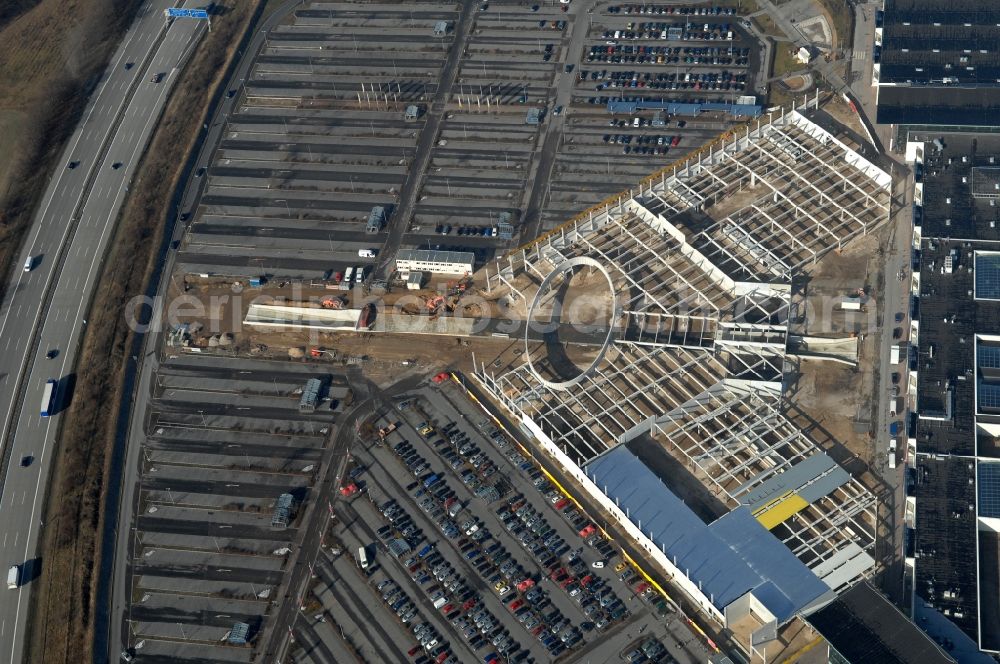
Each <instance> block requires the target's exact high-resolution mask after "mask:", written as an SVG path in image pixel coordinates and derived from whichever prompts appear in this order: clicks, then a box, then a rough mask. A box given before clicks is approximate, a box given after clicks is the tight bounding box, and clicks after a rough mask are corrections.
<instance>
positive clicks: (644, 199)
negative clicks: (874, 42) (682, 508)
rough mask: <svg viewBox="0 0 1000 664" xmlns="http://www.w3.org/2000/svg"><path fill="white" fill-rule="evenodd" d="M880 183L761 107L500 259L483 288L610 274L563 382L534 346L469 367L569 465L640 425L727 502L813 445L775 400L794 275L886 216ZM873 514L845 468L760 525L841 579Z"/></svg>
mask: <svg viewBox="0 0 1000 664" xmlns="http://www.w3.org/2000/svg"><path fill="white" fill-rule="evenodd" d="M890 191H891V177H890V176H889V174H887V173H885V172H884V171H882V170H880V169H878V168H877V167H875V166H874V165H873V164H871V163H870V162H868V161H867V160H865V159H864V158H863V157H862V156H860V155H859V154H857V153H855V152H854V151H853V150H851V149H850V148H849V147H847V146H846V145H844V144H843V143H841V142H840V141H839V140H837V139H836V138H835V137H834V136H832V135H831V134H829V133H828V132H826V131H825V130H824V129H822V128H820V127H819V126H817V125H815V124H814V123H813V122H811V121H810V120H808V119H807V118H806V117H804V116H803V115H801V114H800V113H798V112H797V111H792V112H790V113H785V112H782V113H780V114H774V113H772V114H771V115H770V116H769V117H768V118H767V120H764V121H758V122H757V123H756V124H755V126H752V127H751V126H748V127H747V128H746V129H745V130H744V131H743V132H741V133H738V134H737V135H734V136H732V137H730V138H727V139H726V140H725V141H723V142H722V143H721V144H720V145H718V146H716V147H712V148H710V149H708V150H707V152H706V153H704V154H700V155H699V156H697V157H696V158H694V159H691V160H689V161H687V162H685V163H684V164H681V165H678V166H675V167H674V168H673V169H672V172H670V173H669V174H668V173H666V172H664V173H661V174H660V175H659V177H658V178H656V177H654V178H653V179H651V180H649V181H647V182H646V183H644V184H643V185H641V186H640V187H639V188H638V190H635V191H629V192H628V193H627V194H623V195H622V196H621V197H619V198H618V199H617V200H616V201H614V202H613V203H609V204H607V205H605V206H604V207H603V209H599V210H597V211H591V212H588V213H587V214H586V215H584V216H581V217H579V218H577V219H574V220H572V221H571V222H569V223H567V224H565V225H563V226H562V227H560V228H558V229H556V230H555V231H553V232H552V233H550V234H548V235H547V236H544V237H543V238H540V239H539V240H538V241H536V242H534V243H532V244H530V245H528V246H526V247H523V248H521V249H519V250H517V251H515V252H513V253H511V254H509V255H508V256H506V257H505V258H504V259H502V261H498V264H497V270H496V271H495V272H494V273H492V274H489V275H488V277H489V280H490V287H491V288H494V287H505V288H507V289H508V292H509V294H510V297H511V299H515V300H516V299H517V298H523V299H524V300H525V301H526V302H532V301H533V300H534V298H535V296H536V295H537V293H535V292H533V289H535V288H537V284H538V283H539V282H544V281H545V279H546V277H547V276H548V275H549V274H550V273H552V272H553V271H564V266H565V264H566V263H567V262H574V261H575V260H576V259H580V258H582V257H586V258H590V259H593V260H596V261H599V262H600V263H601V264H602V265H603V266H604V270H605V272H606V273H607V274H608V275H610V277H611V281H612V285H613V288H614V290H615V300H616V302H617V311H616V318H615V320H613V321H612V325H613V327H614V328H615V331H616V334H615V335H614V336H613V337H612V341H611V343H610V348H608V349H607V351H606V352H605V353H604V355H603V357H602V358H601V359H600V361H598V362H595V363H593V364H592V365H591V366H590V367H589V368H587V369H585V370H583V372H582V375H579V376H577V377H576V378H575V379H574V380H573V381H572V387H570V388H568V389H557V388H553V387H552V384H553V381H551V380H549V379H548V378H546V379H544V380H543V379H542V376H541V374H540V372H543V371H546V370H551V371H552V372H553V374H554V375H557V374H558V372H557V371H556V369H555V367H554V366H547V363H546V358H545V349H544V348H543V347H542V346H539V345H535V346H530V345H527V344H526V353H528V359H527V360H526V361H524V363H522V364H519V365H516V366H514V367H513V368H512V369H510V370H507V371H505V372H503V373H500V374H499V375H497V374H495V373H494V372H493V371H492V369H491V368H488V367H486V366H485V365H483V366H477V367H476V370H475V372H474V373H475V376H476V378H477V380H478V381H479V382H480V383H481V384H482V385H483V386H484V387H485V388H486V389H487V390H488V391H489V392H490V394H491V395H492V396H493V397H494V398H495V399H496V400H497V401H499V402H500V403H501V404H503V406H504V407H505V408H507V409H508V410H510V411H511V412H512V413H513V414H514V415H515V416H516V417H518V418H527V419H530V420H531V422H533V423H534V425H535V426H536V427H537V429H538V430H540V431H541V432H543V433H544V434H545V435H546V436H547V437H548V438H549V439H550V440H551V441H552V442H553V444H555V445H556V446H557V447H559V448H560V449H561V450H562V452H563V453H565V454H566V455H567V457H568V458H569V459H571V460H572V461H573V462H575V463H576V464H577V465H583V464H584V463H586V462H587V461H589V460H591V459H593V458H594V457H595V456H597V455H599V454H601V453H603V452H605V451H607V450H608V449H610V448H612V447H614V446H616V445H620V444H623V443H626V442H628V441H629V440H632V439H634V438H636V437H639V436H643V435H649V436H652V437H653V438H654V439H661V440H663V441H664V442H665V444H666V447H667V449H668V450H671V451H672V452H673V453H674V455H675V456H677V457H678V458H679V459H680V460H682V461H683V462H685V463H686V464H687V465H688V467H689V469H691V471H692V472H693V474H694V475H695V476H696V477H698V478H699V480H700V481H701V482H702V483H703V484H704V485H705V486H706V487H707V488H709V490H710V491H712V492H713V493H715V494H716V496H717V497H719V498H720V500H721V501H722V502H723V503H724V504H725V505H727V506H728V507H729V508H730V509H731V508H733V507H734V506H736V505H737V504H738V502H739V497H740V496H741V495H742V494H744V493H746V492H747V491H750V490H751V489H752V488H753V487H755V486H759V485H760V484H761V483H762V482H765V481H767V479H768V478H771V477H774V476H775V475H776V474H778V473H781V472H783V471H785V470H787V469H788V468H790V467H792V466H793V465H795V464H796V463H799V462H801V461H803V460H805V459H806V458H807V457H810V456H812V455H815V454H818V453H820V449H819V447H818V446H817V445H816V443H815V442H813V441H812V440H811V439H810V438H809V436H808V435H807V434H806V433H805V432H803V431H802V430H801V429H799V428H798V427H797V426H796V425H795V424H794V423H793V422H792V421H791V420H789V419H788V418H787V417H786V416H785V415H784V414H783V413H782V410H781V396H780V394H781V389H780V385H781V377H782V370H783V365H784V361H785V353H786V344H787V334H788V330H787V315H788V307H789V299H790V291H791V279H792V277H793V275H794V274H795V273H796V272H797V271H799V270H801V269H803V268H804V267H806V266H807V265H809V264H811V263H814V262H815V261H817V260H818V259H819V258H820V257H821V256H823V255H824V254H825V253H827V252H828V251H831V250H840V249H843V247H844V246H845V245H846V244H847V243H849V242H850V241H851V240H852V239H854V238H856V237H858V236H860V235H864V234H867V233H870V232H871V231H872V230H874V229H875V228H877V227H878V226H879V225H880V224H882V223H884V222H885V221H887V220H888V217H889V204H890ZM716 206H720V211H719V212H718V213H717V215H716V216H717V218H716V217H713V216H712V213H713V211H714V210H713V208H716ZM727 206H728V207H734V206H735V209H733V210H732V211H727V210H726V209H724V208H725V207H727ZM550 281H551V280H550ZM567 384H568V383H567ZM875 525H876V517H875V498H874V496H873V495H872V494H871V493H869V492H868V491H867V490H866V489H865V488H864V487H863V486H862V485H861V484H860V483H859V482H858V481H857V480H855V479H853V478H852V479H850V480H849V481H847V482H846V483H844V484H842V485H841V486H839V487H837V488H836V489H834V490H833V491H832V492H831V493H829V494H828V495H825V496H823V497H822V498H819V499H817V500H815V501H814V502H813V503H811V504H809V505H808V506H807V507H805V508H803V509H801V510H800V511H798V512H797V513H795V514H793V515H792V516H791V517H790V518H788V519H787V520H785V521H784V522H782V523H780V524H779V525H778V526H777V527H775V528H773V529H772V532H773V533H774V534H775V536H776V537H779V539H781V540H782V541H783V542H785V544H786V545H787V546H788V547H789V549H791V550H792V551H793V552H794V553H795V554H796V555H797V556H798V557H799V558H800V559H801V560H803V562H804V563H806V564H807V565H808V566H810V568H812V569H814V571H815V570H817V569H823V570H824V573H827V574H829V575H834V574H838V575H842V574H844V570H845V569H847V570H848V572H849V573H848V575H847V576H848V577H849V578H846V579H844V583H841V581H837V587H841V586H842V585H844V584H845V583H850V582H853V581H854V580H856V579H857V578H860V576H861V574H862V573H864V572H865V571H867V569H869V568H870V567H871V565H874V560H872V559H871V558H870V556H868V555H867V552H868V551H869V550H870V549H872V548H873V547H874V541H875V535H874V533H875ZM859 552H860V553H859ZM861 554H863V555H861ZM848 560H850V561H851V562H850V563H848V562H844V561H848ZM859 560H860V562H858V561H859ZM834 567H836V568H837V569H836V570H832V571H831V569H828V568H834ZM855 572H857V573H855ZM837 578H838V579H839V578H840V577H839V576H838V577H837Z"/></svg>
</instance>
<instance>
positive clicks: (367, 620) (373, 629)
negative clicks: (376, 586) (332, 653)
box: [305, 547, 406, 662]
mask: <svg viewBox="0 0 1000 664" xmlns="http://www.w3.org/2000/svg"><path fill="white" fill-rule="evenodd" d="M354 550H355V551H356V550H357V548H356V547H355V549H354ZM337 562H338V563H339V564H337V565H336V568H334V566H333V565H331V563H330V562H329V561H328V560H327V559H326V558H325V557H324V559H323V560H322V561H321V562H320V563H319V564H318V565H317V566H316V568H315V572H316V575H317V577H318V579H319V581H320V582H321V583H323V584H325V589H324V590H325V593H324V592H323V591H320V594H319V595H318V597H319V598H320V600H321V601H323V600H324V598H332V599H333V600H334V602H333V603H332V604H331V603H328V602H327V601H323V605H324V607H325V608H326V609H327V610H328V611H331V612H332V610H331V607H332V606H333V605H337V606H340V607H343V610H345V611H346V612H347V614H348V616H349V618H350V622H353V624H354V625H355V626H356V627H357V628H358V632H359V634H362V635H364V637H365V641H366V643H364V644H357V645H358V648H359V650H360V651H361V653H362V656H363V657H365V659H367V660H370V661H384V662H399V661H404V658H405V657H406V647H404V639H403V635H402V634H401V633H400V631H399V630H398V629H396V628H395V627H394V626H393V625H392V623H391V622H389V620H388V618H389V616H388V615H387V613H386V611H385V610H384V607H383V606H382V605H381V602H378V601H376V598H375V594H374V592H373V590H372V588H370V587H369V586H368V584H367V582H366V578H365V577H364V576H363V574H362V573H361V570H359V569H357V567H356V566H354V565H353V563H352V558H351V556H350V555H349V554H345V555H342V556H340V558H339V559H338V561H337ZM352 567H353V568H354V569H351V568H352ZM305 617H306V618H307V619H308V620H313V618H312V617H311V616H305ZM308 620H307V621H308ZM334 620H335V621H336V622H337V623H338V624H346V623H347V622H348V621H347V620H344V619H343V618H342V617H341V616H338V615H336V614H335V615H334ZM345 633H347V632H346V630H345ZM366 646H367V647H366Z"/></svg>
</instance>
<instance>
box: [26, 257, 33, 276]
mask: <svg viewBox="0 0 1000 664" xmlns="http://www.w3.org/2000/svg"><path fill="white" fill-rule="evenodd" d="M33 267H35V257H34V256H28V257H27V258H25V259H24V271H25V272H31V268H33Z"/></svg>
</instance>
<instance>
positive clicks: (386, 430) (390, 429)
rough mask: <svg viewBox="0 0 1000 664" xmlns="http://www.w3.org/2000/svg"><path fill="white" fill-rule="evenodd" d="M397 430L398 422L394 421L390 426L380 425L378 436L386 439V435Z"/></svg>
mask: <svg viewBox="0 0 1000 664" xmlns="http://www.w3.org/2000/svg"><path fill="white" fill-rule="evenodd" d="M395 430H396V423H395V422H393V423H391V424H390V425H389V426H386V427H380V428H379V430H378V437H379V438H381V439H382V440H385V437H386V436H388V435H389V434H390V433H392V432H393V431H395Z"/></svg>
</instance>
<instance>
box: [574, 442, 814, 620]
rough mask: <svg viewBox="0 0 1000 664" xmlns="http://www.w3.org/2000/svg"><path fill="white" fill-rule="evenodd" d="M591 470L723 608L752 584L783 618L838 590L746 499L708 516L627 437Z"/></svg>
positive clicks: (756, 594) (588, 467)
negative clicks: (642, 458) (635, 450)
mask: <svg viewBox="0 0 1000 664" xmlns="http://www.w3.org/2000/svg"><path fill="white" fill-rule="evenodd" d="M585 470H586V472H587V475H588V476H590V478H591V479H592V480H593V481H594V483H595V484H597V486H598V487H600V488H601V489H602V490H604V491H605V492H606V493H607V495H608V496H609V497H610V498H612V499H614V500H615V501H616V503H617V504H618V506H619V507H620V508H621V509H622V511H627V513H628V515H629V518H630V519H631V520H632V522H633V523H635V524H636V525H638V526H639V527H640V528H641V529H642V531H643V532H644V533H645V534H646V535H647V536H649V537H650V539H651V540H652V541H653V542H654V543H655V544H656V545H657V546H659V547H660V548H661V550H662V551H663V552H664V553H665V554H666V555H667V557H668V558H670V559H671V560H672V561H673V563H674V565H676V566H677V568H678V569H680V570H681V571H682V572H685V571H686V572H687V574H688V576H689V577H690V578H691V580H692V581H694V582H695V583H697V584H698V585H699V587H700V588H701V589H702V592H703V593H704V594H705V595H706V596H707V597H709V599H710V600H711V601H712V603H713V604H714V605H715V606H716V607H717V608H718V609H719V610H723V609H724V608H725V607H726V606H727V605H728V604H730V603H731V602H733V601H734V600H736V599H738V598H739V597H741V596H743V595H744V594H746V593H747V592H749V591H751V590H752V591H753V593H754V597H756V598H757V599H758V600H759V601H760V602H761V603H762V604H764V606H766V607H767V609H768V610H769V611H771V613H773V614H774V616H775V617H776V618H777V619H778V622H779V623H783V622H785V621H786V620H788V619H789V618H791V617H793V616H794V615H795V614H796V613H797V612H798V611H800V610H802V609H803V608H805V607H806V606H808V605H809V604H811V603H812V602H813V601H815V600H816V599H817V598H819V597H820V596H822V595H823V594H824V593H827V592H830V588H829V587H828V586H827V585H826V584H825V583H823V581H822V580H820V579H819V578H818V577H817V576H816V575H815V574H813V573H812V571H811V570H810V569H809V568H808V567H806V566H805V564H803V563H802V561H800V560H799V559H798V558H796V557H795V555H794V554H793V553H792V552H791V551H790V550H789V549H788V548H787V547H786V546H785V545H784V544H782V543H781V541H780V540H778V539H777V538H776V537H774V536H773V535H772V534H771V533H770V532H768V531H767V529H765V528H764V526H762V525H760V523H758V522H757V520H756V519H755V518H754V517H753V515H752V514H751V513H750V510H748V509H747V508H746V507H738V508H737V509H735V510H733V511H732V512H730V513H729V514H726V515H725V516H723V517H721V518H719V519H717V520H716V521H714V522H713V523H712V524H711V525H707V524H705V522H704V521H702V520H701V519H700V518H699V517H698V515H697V514H695V513H694V512H693V511H692V510H691V508H689V507H688V506H687V505H685V504H684V501H682V500H681V499H680V498H678V497H677V495H676V494H674V493H673V492H672V491H671V490H670V489H669V488H667V486H666V485H665V484H664V483H663V481H662V480H660V478H659V477H657V476H656V475H655V474H654V473H653V471H651V470H650V469H649V468H648V467H647V466H646V465H645V464H644V463H643V462H642V461H640V460H639V458H638V457H636V456H635V455H634V454H632V453H631V452H630V451H629V450H628V449H627V448H626V447H625V446H624V445H619V446H618V447H616V448H614V449H613V450H611V451H609V452H607V453H605V454H603V455H602V456H599V457H597V458H596V459H594V460H593V461H591V462H590V463H589V464H587V465H586V466H585Z"/></svg>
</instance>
